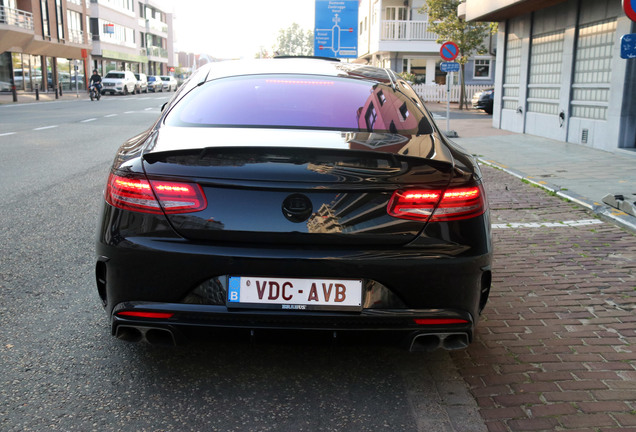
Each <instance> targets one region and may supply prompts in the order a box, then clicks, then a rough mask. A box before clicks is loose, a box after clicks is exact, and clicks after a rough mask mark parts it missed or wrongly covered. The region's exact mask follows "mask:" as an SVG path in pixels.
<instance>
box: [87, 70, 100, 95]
mask: <svg viewBox="0 0 636 432" xmlns="http://www.w3.org/2000/svg"><path fill="white" fill-rule="evenodd" d="M93 84H95V89H96V90H97V92H98V93H101V91H102V77H101V76H100V75H99V73H98V72H97V69H93V75H91V80H90V82H89V86H91V85H93Z"/></svg>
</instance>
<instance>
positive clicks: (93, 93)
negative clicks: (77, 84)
mask: <svg viewBox="0 0 636 432" xmlns="http://www.w3.org/2000/svg"><path fill="white" fill-rule="evenodd" d="M100 88H101V85H99V84H91V86H90V87H89V95H90V97H91V100H95V99H97V100H99V99H100V98H101V97H102V93H101V91H100Z"/></svg>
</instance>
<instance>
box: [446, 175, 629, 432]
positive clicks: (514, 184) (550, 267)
mask: <svg viewBox="0 0 636 432" xmlns="http://www.w3.org/2000/svg"><path fill="white" fill-rule="evenodd" d="M483 171H484V175H485V177H486V180H487V182H488V183H487V189H488V193H489V201H490V203H491V209H492V223H493V224H495V226H498V228H495V229H493V239H494V248H495V256H494V262H493V279H494V280H493V287H492V292H491V296H490V301H489V303H488V305H487V306H486V309H485V311H484V315H483V317H482V320H481V321H480V323H479V325H478V327H477V329H478V330H477V335H476V340H475V341H474V343H473V344H472V345H471V346H470V347H469V348H468V349H467V350H465V351H458V352H453V359H454V361H455V363H456V364H457V366H458V368H459V370H460V373H461V374H462V376H463V377H464V379H465V380H466V382H467V383H468V385H469V388H470V390H471V392H472V393H473V395H474V396H475V398H476V400H477V402H478V404H479V407H480V411H481V414H482V417H483V418H484V420H485V421H486V423H487V426H488V428H489V430H490V431H493V432H503V431H553V430H568V431H601V432H609V431H616V430H621V431H636V362H635V361H634V360H636V354H634V346H636V313H635V312H636V271H635V270H636V236H634V235H633V234H631V233H628V232H626V231H623V230H621V229H620V228H618V227H616V226H615V225H613V224H611V223H608V222H602V221H600V220H598V219H595V218H594V216H593V215H592V214H591V213H590V212H588V211H587V210H585V209H583V208H581V207H579V206H577V205H575V204H572V203H569V202H566V201H564V200H561V199H560V198H557V197H555V196H550V195H549V194H547V193H546V192H545V191H543V190H541V189H538V188H536V187H532V186H531V185H528V184H524V183H522V182H521V181H519V180H518V179H516V178H514V177H511V176H510V175H508V174H506V173H504V172H502V171H497V170H495V169H493V168H490V167H483ZM563 221H578V222H576V223H574V222H571V223H569V224H563V225H562V224H556V225H555V224H554V222H563ZM581 221H586V222H581ZM511 223H519V224H515V225H514V227H510V226H509V225H508V224H511ZM587 223H589V224H590V225H586V224H587ZM577 224H581V225H579V226H577ZM561 225H562V226H561Z"/></svg>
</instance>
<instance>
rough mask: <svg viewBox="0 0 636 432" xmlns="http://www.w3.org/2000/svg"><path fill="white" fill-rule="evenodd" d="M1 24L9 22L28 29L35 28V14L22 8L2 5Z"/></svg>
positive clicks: (0, 8) (0, 10)
mask: <svg viewBox="0 0 636 432" xmlns="http://www.w3.org/2000/svg"><path fill="white" fill-rule="evenodd" d="M0 24H9V25H12V26H16V27H20V28H23V29H27V30H33V14H32V13H31V12H27V11H23V10H20V9H13V8H10V7H6V6H1V5H0Z"/></svg>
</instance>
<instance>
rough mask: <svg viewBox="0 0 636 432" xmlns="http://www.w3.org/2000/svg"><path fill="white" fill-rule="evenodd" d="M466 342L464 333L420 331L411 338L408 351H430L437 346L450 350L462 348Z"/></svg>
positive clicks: (466, 337)
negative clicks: (429, 332)
mask: <svg viewBox="0 0 636 432" xmlns="http://www.w3.org/2000/svg"><path fill="white" fill-rule="evenodd" d="M468 344H469V341H468V334H466V333H438V334H427V333H420V334H416V335H415V336H413V337H412V338H411V342H410V345H409V351H411V352H414V351H420V352H422V351H423V352H432V351H435V350H436V349H439V348H443V349H445V350H448V351H452V350H459V349H464V348H466V347H468Z"/></svg>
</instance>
